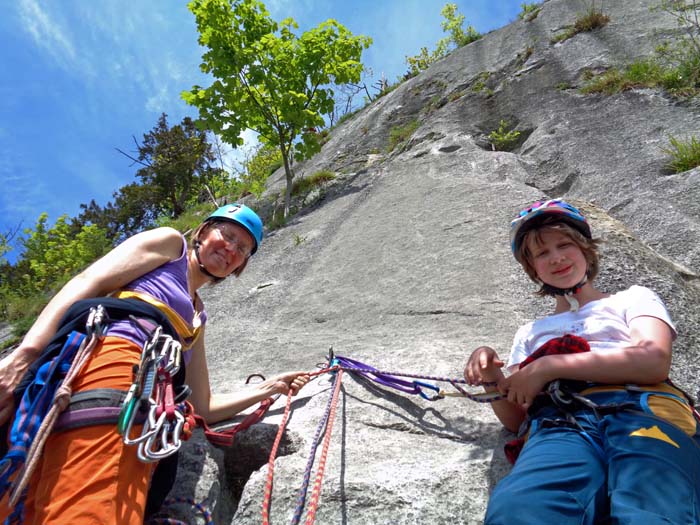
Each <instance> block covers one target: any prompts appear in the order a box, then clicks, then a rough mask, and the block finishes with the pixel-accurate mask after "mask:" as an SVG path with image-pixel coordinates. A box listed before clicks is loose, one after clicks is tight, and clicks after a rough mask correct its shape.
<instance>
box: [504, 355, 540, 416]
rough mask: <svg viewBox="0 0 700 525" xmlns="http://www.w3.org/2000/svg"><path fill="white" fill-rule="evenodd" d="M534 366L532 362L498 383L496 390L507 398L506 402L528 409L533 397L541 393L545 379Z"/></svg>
mask: <svg viewBox="0 0 700 525" xmlns="http://www.w3.org/2000/svg"><path fill="white" fill-rule="evenodd" d="M535 364H536V363H535V362H533V363H531V364H530V365H528V366H526V367H524V368H521V369H520V370H518V371H516V372H513V373H512V374H511V375H510V376H508V377H507V378H504V379H502V380H501V381H499V382H498V390H499V391H500V392H501V393H502V394H503V395H507V396H508V401H510V402H511V403H516V404H518V405H522V406H523V407H524V408H528V407H529V406H530V405H531V404H532V402H533V401H534V400H535V396H537V394H539V393H540V392H542V389H543V388H544V385H545V384H547V379H546V378H545V377H544V376H543V375H542V374H541V373H539V367H537V366H535Z"/></svg>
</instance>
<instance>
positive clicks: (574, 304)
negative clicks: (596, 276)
mask: <svg viewBox="0 0 700 525" xmlns="http://www.w3.org/2000/svg"><path fill="white" fill-rule="evenodd" d="M587 282H588V275H584V276H583V279H582V280H581V282H580V283H578V284H577V285H576V286H572V287H571V288H557V287H556V286H551V285H549V284H545V283H542V291H543V292H544V293H545V294H547V295H553V296H557V295H561V296H563V297H564V299H566V302H568V303H569V306H570V309H571V311H572V312H578V309H579V307H580V305H579V302H578V300H577V299H576V297H574V294H577V293H578V292H579V291H581V288H583V285H584V284H586V283H587Z"/></svg>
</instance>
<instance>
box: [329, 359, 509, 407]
mask: <svg viewBox="0 0 700 525" xmlns="http://www.w3.org/2000/svg"><path fill="white" fill-rule="evenodd" d="M331 358H332V360H331V365H335V366H337V367H339V368H342V369H343V370H345V371H346V372H351V373H355V374H358V375H361V376H363V377H365V378H367V379H369V380H371V381H374V382H375V383H378V384H380V385H384V386H388V387H391V388H394V389H396V390H400V391H402V392H406V393H408V394H418V395H420V396H421V397H423V398H424V399H427V400H429V401H435V400H437V399H442V398H444V397H446V396H451V397H452V396H455V397H466V398H467V399H470V400H472V401H475V402H477V403H492V402H494V401H500V400H502V399H505V396H503V395H502V394H500V393H499V392H481V393H478V394H471V393H469V392H467V391H466V390H464V389H463V388H461V387H460V386H458V385H460V384H462V385H466V384H468V383H467V381H466V379H461V378H450V377H440V376H433V375H425V374H412V373H405V372H386V371H384V370H378V369H376V368H374V367H372V366H369V365H367V364H365V363H362V362H360V361H357V360H355V359H350V358H348V357H343V356H338V355H336V356H331ZM396 376H399V377H410V378H415V379H427V380H430V381H441V382H445V383H450V384H451V385H452V386H453V387H454V388H455V389H456V390H457V392H447V391H445V390H443V389H441V388H438V387H437V386H436V385H432V384H430V383H424V382H422V381H405V380H402V379H399V377H396ZM481 386H484V387H493V386H496V383H493V382H483V383H482V384H481ZM421 387H424V388H428V389H431V390H433V391H435V393H436V394H435V395H434V396H428V395H427V394H426V393H425V392H423V390H422V388H421Z"/></svg>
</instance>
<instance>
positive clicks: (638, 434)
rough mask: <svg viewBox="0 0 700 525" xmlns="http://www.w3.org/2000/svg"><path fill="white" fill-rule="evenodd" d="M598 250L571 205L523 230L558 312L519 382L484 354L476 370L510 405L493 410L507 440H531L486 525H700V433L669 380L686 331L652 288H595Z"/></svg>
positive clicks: (521, 358)
mask: <svg viewBox="0 0 700 525" xmlns="http://www.w3.org/2000/svg"><path fill="white" fill-rule="evenodd" d="M597 244H598V241H597V240H595V239H593V237H592V235H591V229H590V227H589V225H588V222H587V221H586V218H585V217H584V216H583V215H582V214H581V212H580V211H579V210H578V209H576V208H575V207H573V206H571V205H570V204H568V203H566V202H564V201H562V200H550V201H547V202H537V203H534V204H532V205H531V206H530V207H528V208H527V209H525V210H523V211H522V212H520V214H519V216H518V217H517V218H516V219H515V220H513V221H512V223H511V248H512V251H513V254H514V256H515V258H516V260H517V261H518V262H519V263H520V264H521V265H522V266H523V268H524V270H525V272H526V273H527V275H528V276H529V277H530V278H531V279H532V280H533V281H535V282H536V283H538V284H539V285H540V286H541V288H540V290H539V292H538V293H539V294H540V295H543V296H551V297H553V298H554V301H555V305H554V312H553V313H551V314H550V315H548V316H546V317H543V318H541V319H537V320H535V321H532V322H530V323H528V324H526V325H524V326H522V327H521V328H520V329H519V330H518V331H517V333H516V335H515V340H514V342H513V347H512V350H511V354H510V358H509V360H508V364H507V366H506V368H507V369H508V370H509V371H510V375H509V376H508V377H506V376H504V374H503V372H502V370H501V368H502V367H503V366H504V362H503V361H502V360H501V359H499V357H498V355H497V354H496V352H495V351H494V350H493V349H492V348H489V347H485V346H483V347H480V348H477V349H476V350H475V351H474V352H473V353H472V355H471V356H470V357H469V360H468V362H467V365H466V367H465V370H464V376H465V378H466V379H467V380H468V381H469V382H470V383H471V384H484V385H485V388H486V390H487V391H494V390H499V391H500V392H501V393H502V394H504V395H506V396H507V399H504V400H501V401H497V402H495V403H493V405H492V406H493V409H494V412H495V413H496V416H497V417H498V418H499V420H500V421H501V422H502V423H503V425H504V426H505V427H506V428H507V429H509V430H511V431H513V432H515V431H518V429H519V428H520V427H521V425H522V427H523V429H526V430H528V432H527V436H526V437H527V441H526V442H525V445H524V447H523V449H522V451H521V452H520V455H519V457H518V459H517V461H516V462H515V465H514V467H513V470H512V471H511V473H510V474H509V475H508V476H506V477H505V478H504V479H503V480H502V481H501V482H500V483H499V484H498V485H497V486H496V488H495V489H494V491H493V493H492V495H491V498H490V501H489V505H488V509H487V512H486V517H485V523H486V524H487V525H497V524H508V525H517V524H523V525H531V524H535V523H543V524H544V523H547V524H549V523H552V524H554V523H556V524H557V525H566V524H572V525H573V524H576V525H584V524H594V523H595V524H598V523H615V524H633V523H634V524H641V523H644V524H645V525H654V524H677V525H681V524H683V525H689V524H696V523H700V439H699V437H700V435H699V433H698V424H697V421H696V419H695V418H694V415H693V410H692V407H691V405H690V404H689V400H688V398H687V396H685V395H684V394H683V393H682V392H681V391H680V390H678V389H676V388H674V387H673V386H672V385H671V384H670V383H669V382H668V381H667V379H668V373H669V369H670V365H671V343H672V341H673V339H674V338H675V335H676V332H675V328H674V326H673V323H672V322H671V319H670V317H669V315H668V312H667V311H666V308H665V306H664V304H663V303H662V302H661V300H660V299H659V298H658V297H657V295H656V294H655V293H654V292H652V291H651V290H649V289H647V288H644V287H641V286H632V287H630V288H629V289H627V290H624V291H621V292H618V293H616V294H613V295H611V294H608V293H604V292H602V291H600V290H598V289H596V288H595V286H594V285H593V280H594V279H595V277H596V275H597V273H598V250H597ZM525 422H527V423H526V424H524V423H525Z"/></svg>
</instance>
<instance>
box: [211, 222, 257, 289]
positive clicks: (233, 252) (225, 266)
mask: <svg viewBox="0 0 700 525" xmlns="http://www.w3.org/2000/svg"><path fill="white" fill-rule="evenodd" d="M200 243H201V244H200V247H199V257H200V259H201V261H202V263H203V264H204V266H205V268H206V269H207V270H208V271H209V272H211V273H212V274H213V275H216V276H217V277H227V276H229V275H230V274H231V273H232V272H233V271H234V270H236V268H238V267H239V266H241V265H242V264H243V263H244V262H245V261H246V259H247V258H248V257H250V254H251V252H252V251H253V247H254V246H255V244H254V241H253V236H252V235H250V233H248V231H247V230H246V229H245V228H243V227H241V226H239V225H237V224H235V223H233V222H228V221H219V222H215V223H213V224H212V225H211V226H210V227H209V228H207V229H206V230H205V231H204V233H203V234H202V235H201V237H200Z"/></svg>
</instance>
